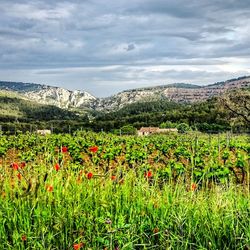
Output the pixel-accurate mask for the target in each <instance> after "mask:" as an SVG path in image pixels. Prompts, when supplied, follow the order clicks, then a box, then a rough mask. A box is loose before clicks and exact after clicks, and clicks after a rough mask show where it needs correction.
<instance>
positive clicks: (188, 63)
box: [0, 0, 250, 95]
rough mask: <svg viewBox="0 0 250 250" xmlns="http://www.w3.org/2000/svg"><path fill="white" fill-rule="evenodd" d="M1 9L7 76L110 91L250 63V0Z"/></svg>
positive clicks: (73, 2)
mask: <svg viewBox="0 0 250 250" xmlns="http://www.w3.org/2000/svg"><path fill="white" fill-rule="evenodd" d="M0 12H1V15H0V74H1V75H2V78H4V79H6V80H18V81H33V82H36V81H37V82H40V83H43V82H47V83H51V84H53V83H61V85H62V86H63V87H67V88H71V89H74V88H78V89H79V88H82V89H89V90H92V91H94V92H95V93H94V94H98V95H103V93H104V92H103V90H102V87H103V86H105V93H106V94H108V93H114V92H116V91H117V90H121V88H123V89H126V88H127V87H130V85H131V86H132V85H133V87H136V86H141V85H143V84H147V85H150V84H163V83H166V81H168V82H169V83H171V82H176V81H188V82H193V80H194V81H195V82H199V83H209V82H210V83H213V82H215V81H219V80H225V79H227V78H230V77H231V76H232V77H235V76H240V75H241V74H242V73H247V72H249V69H250V64H249V57H250V48H249V47H250V46H249V44H250V37H249V35H248V34H249V33H250V2H249V0H248V1H246V0H245V1H243V0H237V1H236V0H228V1H222V0H202V1H198V0H190V1H186V0H176V1H172V0H133V1H130V2H129V1H127V0H117V1H113V0H105V1H100V0H81V1H80V0H65V1H59V0H58V1H50V0H35V1H30V0H22V1H21V0H13V1H9V0H1V1H0ZM10 72H12V74H9V73H10Z"/></svg>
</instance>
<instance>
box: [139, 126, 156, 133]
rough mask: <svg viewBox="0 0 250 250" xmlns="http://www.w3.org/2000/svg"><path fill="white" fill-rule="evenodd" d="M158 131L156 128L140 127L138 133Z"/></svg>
mask: <svg viewBox="0 0 250 250" xmlns="http://www.w3.org/2000/svg"><path fill="white" fill-rule="evenodd" d="M158 130H159V128H158V127H142V128H140V130H139V132H156V131H158Z"/></svg>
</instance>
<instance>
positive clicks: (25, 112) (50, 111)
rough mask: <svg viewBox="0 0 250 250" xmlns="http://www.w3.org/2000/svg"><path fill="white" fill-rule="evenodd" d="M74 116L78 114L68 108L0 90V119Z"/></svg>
mask: <svg viewBox="0 0 250 250" xmlns="http://www.w3.org/2000/svg"><path fill="white" fill-rule="evenodd" d="M76 118H78V116H77V115H76V114H75V113H73V112H70V111H68V110H64V109H61V108H58V107H55V106H52V105H43V104H39V103H36V102H34V101H29V100H25V99H22V98H20V97H19V95H18V94H15V93H14V94H13V93H12V92H8V91H0V121H8V120H9V121H11V120H13V119H14V120H23V121H25V120H26V121H28V120H29V121H32V120H39V121H49V120H69V119H76Z"/></svg>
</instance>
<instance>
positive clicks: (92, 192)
mask: <svg viewBox="0 0 250 250" xmlns="http://www.w3.org/2000/svg"><path fill="white" fill-rule="evenodd" d="M249 154H250V142H249V138H248V137H247V136H246V135H240V136H236V135H230V134H227V135H226V134H221V135H206V134H195V133H192V134H183V135H182V134H176V135H174V134H173V135H171V134H169V135H154V136H149V137H134V136H115V135H112V134H107V133H99V134H96V133H93V132H78V133H76V134H73V135H69V134H59V135H49V136H38V135H36V134H29V133H27V134H19V135H16V136H5V135H2V136H1V137H0V192H1V193H0V249H13V250H18V249H46V250H48V249H51V250H52V249H92V250H98V249H106V250H108V249H109V250H111V249H115V250H118V249H120V250H121V249H138V250H139V249H181V250H182V249H204V250H205V249H237V250H238V249H242V250H246V249H250V166H249V165H250V164H249V161H250V158H249Z"/></svg>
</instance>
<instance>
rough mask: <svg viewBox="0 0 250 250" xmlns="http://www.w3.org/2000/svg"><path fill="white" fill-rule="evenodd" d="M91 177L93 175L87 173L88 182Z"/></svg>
mask: <svg viewBox="0 0 250 250" xmlns="http://www.w3.org/2000/svg"><path fill="white" fill-rule="evenodd" d="M92 177H93V173H91V172H89V173H87V178H88V179H89V180H90V179H91V178H92Z"/></svg>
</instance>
